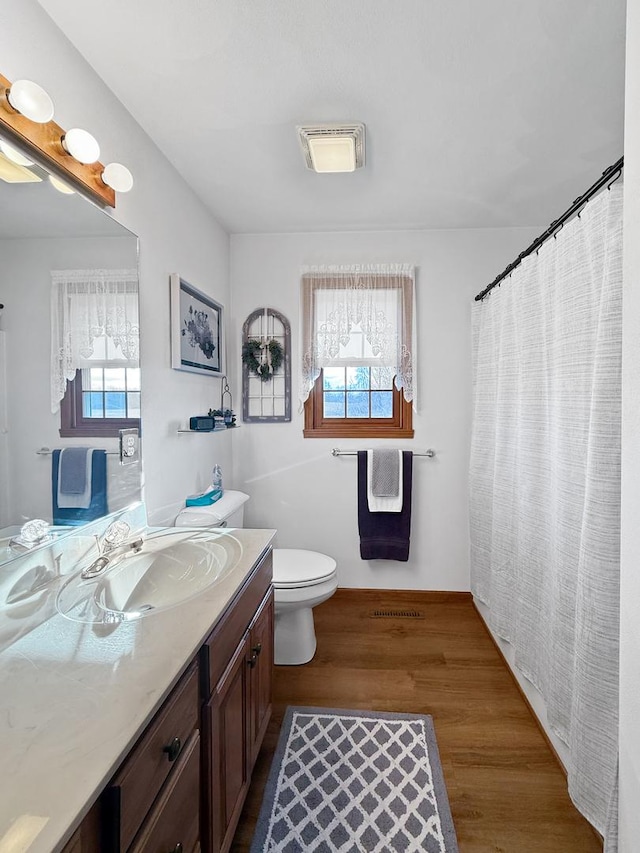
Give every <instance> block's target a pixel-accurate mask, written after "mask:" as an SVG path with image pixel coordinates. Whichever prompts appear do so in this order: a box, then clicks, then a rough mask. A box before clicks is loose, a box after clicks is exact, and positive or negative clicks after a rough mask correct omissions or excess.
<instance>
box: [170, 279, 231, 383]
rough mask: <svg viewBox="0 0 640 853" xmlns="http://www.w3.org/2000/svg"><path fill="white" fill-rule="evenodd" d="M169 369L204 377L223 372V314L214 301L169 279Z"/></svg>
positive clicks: (186, 283) (179, 282) (187, 286)
mask: <svg viewBox="0 0 640 853" xmlns="http://www.w3.org/2000/svg"><path fill="white" fill-rule="evenodd" d="M171 366H172V367H173V368H175V369H176V370H188V371H189V372H191V373H201V374H204V375H208V376H222V374H223V372H224V313H223V307H222V305H221V304H220V303H219V302H216V301H215V299H212V298H211V297H210V296H207V294H206V293H203V292H202V291H201V290H198V289H197V288H195V287H193V286H192V285H190V284H189V283H188V282H187V281H185V280H184V279H183V278H180V276H179V275H178V274H177V273H173V274H172V276H171Z"/></svg>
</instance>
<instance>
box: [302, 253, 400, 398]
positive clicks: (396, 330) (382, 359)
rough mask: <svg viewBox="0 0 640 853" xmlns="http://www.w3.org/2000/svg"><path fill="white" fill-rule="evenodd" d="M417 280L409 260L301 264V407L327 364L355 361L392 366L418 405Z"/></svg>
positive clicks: (397, 382) (396, 378)
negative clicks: (377, 263)
mask: <svg viewBox="0 0 640 853" xmlns="http://www.w3.org/2000/svg"><path fill="white" fill-rule="evenodd" d="M414 281H415V276H414V268H413V267H412V266H410V265H409V264H384V265H383V264H380V265H356V266H317V267H303V269H302V282H301V299H300V310H301V317H300V329H301V337H302V340H301V352H302V362H301V381H300V404H301V406H302V405H303V404H304V402H305V401H306V400H307V398H308V397H309V394H310V393H311V389H312V388H313V385H314V383H315V381H316V379H317V378H318V376H319V375H320V371H321V370H322V368H323V367H330V366H336V365H340V364H345V365H346V364H348V365H354V364H356V365H369V366H380V367H388V368H390V369H391V370H392V372H393V374H394V375H395V385H396V387H397V388H398V389H401V390H402V392H403V394H404V398H405V400H407V401H408V402H411V401H413V408H414V409H416V331H415V325H416V312H415V286H414ZM354 333H355V334H354ZM356 337H360V338H361V339H362V343H361V344H357V345H356V340H355V339H356Z"/></svg>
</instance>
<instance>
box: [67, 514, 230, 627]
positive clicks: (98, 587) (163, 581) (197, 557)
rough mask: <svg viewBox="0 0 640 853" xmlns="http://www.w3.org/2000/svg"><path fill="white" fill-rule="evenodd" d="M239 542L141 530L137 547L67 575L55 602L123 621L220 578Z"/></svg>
mask: <svg viewBox="0 0 640 853" xmlns="http://www.w3.org/2000/svg"><path fill="white" fill-rule="evenodd" d="M241 555H242V545H241V544H240V542H239V541H238V540H237V539H236V538H235V537H234V536H232V535H231V534H230V533H227V532H224V533H218V532H212V531H202V530H189V529H187V528H182V529H181V530H179V531H175V530H173V529H169V530H166V531H160V532H158V533H153V534H149V535H145V536H143V545H142V549H141V550H140V551H139V552H138V553H135V554H129V555H127V554H122V555H120V556H115V557H113V558H112V559H111V561H110V563H109V565H108V566H107V567H106V568H105V569H104V571H103V572H101V574H100V575H97V576H96V577H93V578H89V579H86V580H84V579H82V578H81V576H80V574H79V573H78V574H76V575H75V576H74V577H73V578H71V579H70V580H69V581H68V582H67V583H66V584H65V585H64V587H63V588H62V589H61V590H60V593H59V595H58V599H57V602H56V604H57V608H58V611H59V612H60V613H62V614H63V615H64V616H67V617H68V618H70V619H74V620H76V621H81V622H107V623H108V622H125V621H130V620H133V619H139V618H140V617H142V616H146V615H147V614H151V613H154V612H156V611H159V610H165V609H167V608H168V607H175V606H176V605H178V604H181V603H182V602H184V601H187V600H188V599H190V598H193V596H195V595H198V594H199V593H201V592H203V591H204V590H205V589H208V588H209V587H211V586H212V585H213V584H215V583H218V582H220V581H221V580H222V579H223V578H224V577H225V576H226V575H227V574H228V573H229V572H230V571H231V570H232V569H233V567H234V566H235V565H236V564H237V562H238V560H239V559H240V557H241Z"/></svg>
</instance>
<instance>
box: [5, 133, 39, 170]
mask: <svg viewBox="0 0 640 853" xmlns="http://www.w3.org/2000/svg"><path fill="white" fill-rule="evenodd" d="M0 151H1V152H2V153H3V154H4V156H5V157H6V158H7V160H11V162H12V163H15V164H16V166H33V160H29V158H28V157H25V156H24V154H22V153H21V152H20V151H18V149H17V148H14V147H13V145H9V143H8V142H5V141H4V139H0Z"/></svg>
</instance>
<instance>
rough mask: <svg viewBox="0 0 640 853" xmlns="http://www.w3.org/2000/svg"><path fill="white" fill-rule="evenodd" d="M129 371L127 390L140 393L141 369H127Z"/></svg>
mask: <svg viewBox="0 0 640 853" xmlns="http://www.w3.org/2000/svg"><path fill="white" fill-rule="evenodd" d="M125 370H126V371H127V388H128V390H129V391H139V390H140V368H139V367H125Z"/></svg>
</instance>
